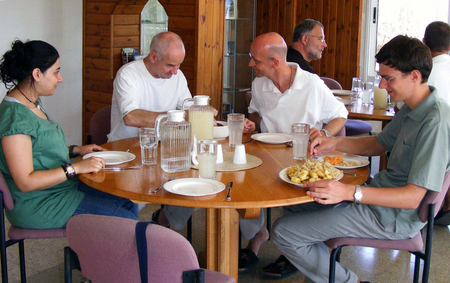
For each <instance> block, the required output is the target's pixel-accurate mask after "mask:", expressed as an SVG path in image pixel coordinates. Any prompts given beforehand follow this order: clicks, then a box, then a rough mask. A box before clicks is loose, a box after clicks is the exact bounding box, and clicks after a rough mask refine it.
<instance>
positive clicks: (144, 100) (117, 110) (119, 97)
mask: <svg viewBox="0 0 450 283" xmlns="http://www.w3.org/2000/svg"><path fill="white" fill-rule="evenodd" d="M191 97H192V96H191V93H190V91H189V89H188V86H187V81H186V77H185V76H184V74H183V72H182V71H181V70H178V72H177V74H176V75H173V76H172V77H171V78H170V79H161V78H154V77H153V76H152V75H151V74H150V73H149V71H148V70H147V68H146V67H145V64H144V61H143V60H137V61H133V62H130V63H128V64H126V65H124V66H122V67H121V68H120V69H119V71H118V72H117V75H116V78H115V79H114V92H113V97H112V105H111V133H109V135H108V142H111V141H115V140H120V139H125V138H130V137H136V136H138V129H137V128H136V127H129V126H126V125H125V123H124V121H123V117H124V116H125V115H126V114H127V113H129V112H131V111H133V110H136V109H142V110H147V111H152V112H165V111H169V110H175V109H181V105H182V103H183V101H184V100H185V99H186V98H191Z"/></svg>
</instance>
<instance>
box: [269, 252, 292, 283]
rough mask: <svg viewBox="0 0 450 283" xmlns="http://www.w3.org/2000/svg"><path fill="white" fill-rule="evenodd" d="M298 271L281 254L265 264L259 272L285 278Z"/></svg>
mask: <svg viewBox="0 0 450 283" xmlns="http://www.w3.org/2000/svg"><path fill="white" fill-rule="evenodd" d="M297 271H298V269H297V267H295V266H294V265H293V264H292V263H291V262H290V261H289V260H288V259H287V258H286V257H285V256H284V255H281V256H280V257H279V258H278V259H277V260H276V261H275V262H273V263H271V264H269V265H267V266H266V267H264V268H263V271H262V272H261V275H262V276H265V277H270V278H278V279H281V278H285V277H288V276H290V275H292V274H294V273H296V272H297Z"/></svg>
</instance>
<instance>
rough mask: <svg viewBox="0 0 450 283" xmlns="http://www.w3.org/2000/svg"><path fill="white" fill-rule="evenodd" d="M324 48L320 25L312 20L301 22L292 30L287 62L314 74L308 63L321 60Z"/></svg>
mask: <svg viewBox="0 0 450 283" xmlns="http://www.w3.org/2000/svg"><path fill="white" fill-rule="evenodd" d="M325 47H327V44H326V42H325V35H324V32H323V25H322V23H320V22H319V21H316V20H313V19H306V20H303V21H302V22H301V23H299V24H298V25H297V26H296V27H295V29H294V35H293V37H292V45H291V46H289V49H288V53H287V61H288V62H295V63H297V64H298V65H299V66H300V68H302V70H305V71H307V72H310V73H312V74H315V72H314V70H313V68H312V67H311V65H310V62H311V61H313V60H318V59H320V58H322V53H323V50H324V49H325Z"/></svg>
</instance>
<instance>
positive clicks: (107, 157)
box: [83, 150, 136, 165]
mask: <svg viewBox="0 0 450 283" xmlns="http://www.w3.org/2000/svg"><path fill="white" fill-rule="evenodd" d="M91 156H95V157H100V158H103V160H104V161H105V165H117V164H121V163H125V162H128V161H131V160H133V159H135V158H136V155H134V154H132V153H129V152H126V151H114V150H106V151H98V152H92V153H89V154H86V155H85V156H83V159H86V158H89V157H91Z"/></svg>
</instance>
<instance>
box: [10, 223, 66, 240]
mask: <svg viewBox="0 0 450 283" xmlns="http://www.w3.org/2000/svg"><path fill="white" fill-rule="evenodd" d="M8 236H9V238H10V239H13V240H22V239H47V238H65V237H66V229H40V230H39V229H21V228H16V227H14V226H11V227H10V228H9V231H8Z"/></svg>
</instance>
